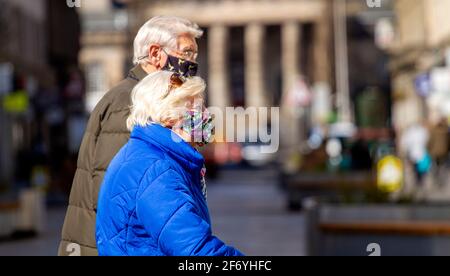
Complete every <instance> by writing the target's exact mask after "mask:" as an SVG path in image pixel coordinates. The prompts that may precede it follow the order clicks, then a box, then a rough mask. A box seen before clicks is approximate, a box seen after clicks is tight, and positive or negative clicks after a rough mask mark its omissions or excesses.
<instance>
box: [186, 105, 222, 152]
mask: <svg viewBox="0 0 450 276" xmlns="http://www.w3.org/2000/svg"><path fill="white" fill-rule="evenodd" d="M213 119H214V118H213V116H212V115H211V114H210V113H209V111H208V110H207V109H204V110H203V112H202V111H201V110H189V111H188V112H187V113H186V115H185V117H184V119H183V122H182V126H181V129H182V130H183V131H184V132H185V133H187V134H188V135H189V136H190V137H191V142H193V143H195V144H197V145H198V146H200V147H202V146H205V145H207V144H209V143H211V142H212V140H213V136H214V125H213Z"/></svg>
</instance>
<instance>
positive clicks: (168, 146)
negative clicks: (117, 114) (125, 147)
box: [131, 124, 205, 176]
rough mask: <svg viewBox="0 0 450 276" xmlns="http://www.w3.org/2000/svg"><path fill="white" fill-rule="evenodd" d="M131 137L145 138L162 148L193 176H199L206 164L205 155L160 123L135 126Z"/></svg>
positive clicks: (146, 140)
mask: <svg viewBox="0 0 450 276" xmlns="http://www.w3.org/2000/svg"><path fill="white" fill-rule="evenodd" d="M131 138H137V139H140V140H144V141H145V142H147V143H149V144H151V145H154V146H156V147H158V148H159V149H161V150H162V151H163V152H164V153H165V154H167V155H169V156H170V157H171V158H172V159H174V160H175V161H176V162H178V163H179V164H180V165H181V166H182V167H183V168H184V169H185V170H187V171H188V173H189V174H191V175H192V176H198V175H199V174H200V170H201V169H202V167H203V164H204V161H205V160H204V158H203V156H202V155H201V154H200V153H199V152H198V151H197V150H196V149H195V148H193V147H192V146H191V145H189V144H188V143H186V142H185V141H184V140H182V139H181V137H179V136H178V135H177V134H175V133H174V132H173V131H171V130H170V129H168V128H165V127H163V126H161V125H158V124H150V125H148V126H146V127H141V126H135V127H134V129H133V131H132V132H131Z"/></svg>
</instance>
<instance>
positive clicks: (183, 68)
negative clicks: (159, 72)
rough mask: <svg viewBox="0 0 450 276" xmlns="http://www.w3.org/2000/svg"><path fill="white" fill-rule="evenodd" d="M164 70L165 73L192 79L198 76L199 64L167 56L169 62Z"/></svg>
mask: <svg viewBox="0 0 450 276" xmlns="http://www.w3.org/2000/svg"><path fill="white" fill-rule="evenodd" d="M162 69H163V70H165V71H170V72H174V73H178V74H180V75H181V76H183V77H185V78H190V77H195V76H196V75H197V71H198V64H197V63H195V62H192V61H189V60H186V59H181V58H177V57H174V56H171V55H169V54H167V62H166V64H165V65H164V67H163V68H162Z"/></svg>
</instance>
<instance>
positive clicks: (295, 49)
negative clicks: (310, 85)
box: [281, 22, 300, 95]
mask: <svg viewBox="0 0 450 276" xmlns="http://www.w3.org/2000/svg"><path fill="white" fill-rule="evenodd" d="M281 40H282V42H281V43H282V44H281V47H282V48H281V49H282V53H281V54H282V57H281V58H282V74H283V95H287V94H288V93H289V91H290V90H291V89H292V88H293V85H294V83H295V80H296V79H297V78H298V76H299V64H298V62H299V52H300V26H299V24H298V23H297V22H287V23H284V24H283V25H282V29H281Z"/></svg>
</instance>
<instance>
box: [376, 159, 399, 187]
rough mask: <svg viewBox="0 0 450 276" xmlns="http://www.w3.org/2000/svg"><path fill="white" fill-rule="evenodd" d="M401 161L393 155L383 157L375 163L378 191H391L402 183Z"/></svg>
mask: <svg viewBox="0 0 450 276" xmlns="http://www.w3.org/2000/svg"><path fill="white" fill-rule="evenodd" d="M403 178H404V173H403V162H402V161H401V160H400V159H399V158H397V157H395V156H393V155H389V156H386V157H384V158H383V159H381V160H380V161H379V162H378V165H377V186H378V189H379V190H380V191H383V192H387V193H393V192H396V191H398V190H400V189H401V188H402V185H403Z"/></svg>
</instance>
